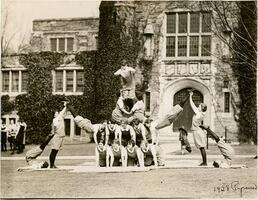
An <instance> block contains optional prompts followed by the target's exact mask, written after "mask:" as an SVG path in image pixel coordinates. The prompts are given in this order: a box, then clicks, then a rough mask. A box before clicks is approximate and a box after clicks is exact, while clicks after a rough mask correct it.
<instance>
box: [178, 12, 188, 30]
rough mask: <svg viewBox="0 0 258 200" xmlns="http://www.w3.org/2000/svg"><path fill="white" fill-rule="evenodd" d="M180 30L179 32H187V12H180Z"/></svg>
mask: <svg viewBox="0 0 258 200" xmlns="http://www.w3.org/2000/svg"><path fill="white" fill-rule="evenodd" d="M178 19H179V22H178V25H179V28H178V32H179V33H186V32H187V13H178Z"/></svg>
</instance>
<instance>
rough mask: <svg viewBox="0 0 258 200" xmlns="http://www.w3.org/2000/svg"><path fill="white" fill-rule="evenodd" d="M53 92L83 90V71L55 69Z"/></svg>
mask: <svg viewBox="0 0 258 200" xmlns="http://www.w3.org/2000/svg"><path fill="white" fill-rule="evenodd" d="M53 81H54V85H55V87H54V92H61V93H76V92H80V93H81V92H83V88H84V71H83V70H82V69H69V70H56V71H55V78H54V79H53Z"/></svg>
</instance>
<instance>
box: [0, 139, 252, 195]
mask: <svg viewBox="0 0 258 200" xmlns="http://www.w3.org/2000/svg"><path fill="white" fill-rule="evenodd" d="M93 147H94V145H93V144H76V145H75V144H70V145H65V146H64V148H63V150H62V151H60V153H59V154H58V156H60V158H62V157H63V156H67V155H69V156H85V157H86V156H90V155H93V153H94V148H93ZM30 148H31V146H28V147H26V149H30ZM234 149H235V151H236V154H237V155H241V156H237V157H236V159H235V161H234V163H235V164H246V165H247V167H248V168H243V169H218V168H182V169H155V170H151V171H148V172H128V173H70V172H69V171H33V172H16V169H17V168H18V167H19V166H25V165H26V163H25V161H24V160H19V158H18V159H14V160H11V159H9V158H10V156H11V155H10V152H7V153H6V152H4V153H2V159H1V174H2V177H1V197H2V198H17V197H18V198H34V197H38V198H169V199H170V198H240V197H243V198H255V199H256V197H257V189H255V188H256V182H257V170H256V169H257V163H256V162H257V160H256V159H253V157H254V156H255V155H256V154H257V153H256V152H257V151H256V146H255V145H251V146H250V145H240V146H235V147H234ZM49 152H50V149H49V147H47V149H46V151H45V152H44V154H43V155H42V156H43V157H45V156H48V155H49ZM207 153H208V156H209V155H211V156H212V155H217V154H218V152H217V148H216V146H214V145H212V146H209V149H208V151H207ZM170 154H171V156H173V155H176V156H178V157H177V158H175V159H185V158H187V159H196V157H197V159H200V158H198V155H199V152H198V151H197V150H196V149H193V153H192V154H189V155H186V157H185V158H184V156H181V155H179V154H180V153H179V151H174V152H172V153H170ZM22 156H24V155H22V154H16V155H13V156H12V157H15V158H17V157H22ZM189 156H193V157H194V156H195V158H191V157H189ZM4 157H5V158H6V159H4ZM21 159H22V158H21ZM172 159H173V158H172ZM87 161H90V162H93V161H94V160H92V158H87V159H86V160H85V159H84V157H82V158H78V160H75V159H72V160H71V159H58V160H57V161H56V164H57V165H59V166H63V165H69V166H71V165H80V164H82V163H85V162H87ZM209 161H210V162H211V161H212V158H210V159H209ZM233 186H236V187H233ZM235 188H238V189H235ZM241 188H242V192H241Z"/></svg>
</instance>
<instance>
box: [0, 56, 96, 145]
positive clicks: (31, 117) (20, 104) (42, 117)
mask: <svg viewBox="0 0 258 200" xmlns="http://www.w3.org/2000/svg"><path fill="white" fill-rule="evenodd" d="M64 56H65V54H64V53H56V52H40V53H29V54H23V55H21V56H20V64H22V65H23V66H24V67H25V68H27V71H28V85H27V93H26V94H22V95H18V96H17V97H16V98H15V104H12V102H10V101H9V96H2V98H1V100H2V106H1V107H2V108H3V110H1V111H2V113H4V112H9V111H11V110H14V109H15V110H17V111H18V113H17V114H18V115H19V117H20V118H22V119H23V120H24V121H25V122H26V123H27V126H28V128H27V133H26V138H27V139H26V140H27V142H28V143H40V142H41V141H42V140H43V139H44V138H45V136H46V135H48V134H49V133H50V131H51V123H52V120H53V116H54V112H55V111H56V110H59V111H60V110H61V109H62V107H63V102H62V101H64V100H68V101H69V102H71V103H72V104H73V105H74V108H75V109H76V110H77V112H78V113H79V114H80V115H81V116H83V117H86V118H88V119H90V120H92V121H93V122H94V119H95V116H94V114H95V112H94V105H95V95H94V83H95V71H94V67H95V51H90V52H80V53H78V54H76V56H75V61H76V63H77V64H79V65H81V66H83V68H84V76H85V77H84V80H85V83H84V85H85V87H84V91H83V95H82V96H76V95H71V96H65V95H53V93H52V91H53V89H52V73H51V71H52V70H54V69H55V68H57V67H60V65H61V64H63V60H64Z"/></svg>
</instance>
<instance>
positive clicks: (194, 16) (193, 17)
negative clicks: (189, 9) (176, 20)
mask: <svg viewBox="0 0 258 200" xmlns="http://www.w3.org/2000/svg"><path fill="white" fill-rule="evenodd" d="M199 18H200V17H199V13H190V33H199V23H200V21H199Z"/></svg>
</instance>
